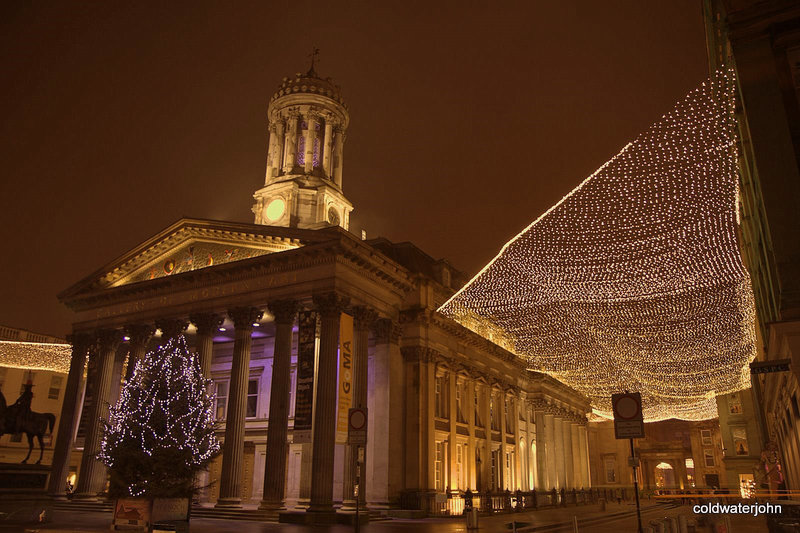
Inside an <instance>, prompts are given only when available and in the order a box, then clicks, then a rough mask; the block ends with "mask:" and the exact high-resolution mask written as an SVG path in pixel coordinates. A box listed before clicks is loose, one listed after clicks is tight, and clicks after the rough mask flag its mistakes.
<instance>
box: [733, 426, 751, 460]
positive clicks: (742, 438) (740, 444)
mask: <svg viewBox="0 0 800 533" xmlns="http://www.w3.org/2000/svg"><path fill="white" fill-rule="evenodd" d="M731 435H732V436H733V449H734V450H735V453H736V455H748V454H749V453H750V449H749V448H748V446H747V430H746V429H745V428H733V429H732V430H731Z"/></svg>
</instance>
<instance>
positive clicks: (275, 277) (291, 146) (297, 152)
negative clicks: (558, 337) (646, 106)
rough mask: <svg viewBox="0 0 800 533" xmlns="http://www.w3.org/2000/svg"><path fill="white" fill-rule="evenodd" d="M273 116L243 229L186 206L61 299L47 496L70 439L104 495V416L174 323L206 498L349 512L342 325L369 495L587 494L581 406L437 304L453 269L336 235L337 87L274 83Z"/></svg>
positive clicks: (58, 488)
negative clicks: (196, 366)
mask: <svg viewBox="0 0 800 533" xmlns="http://www.w3.org/2000/svg"><path fill="white" fill-rule="evenodd" d="M268 118H269V132H270V133H269V144H268V146H269V148H268V157H267V168H266V177H265V181H264V185H263V187H261V188H259V189H258V190H257V191H256V192H255V194H254V198H255V203H254V206H253V213H254V215H255V218H254V223H253V224H244V223H234V222H225V221H216V220H198V219H181V220H179V221H177V222H176V223H175V224H173V225H172V226H170V227H168V228H166V229H165V230H164V231H162V232H161V233H159V234H158V235H155V236H153V237H151V238H149V239H147V240H146V241H144V242H142V244H140V245H139V246H137V247H136V248H134V249H132V250H130V251H129V252H127V253H125V254H124V255H122V256H121V257H119V258H117V259H115V260H114V261H112V262H110V263H108V264H107V265H105V266H103V267H101V268H100V269H98V270H97V271H96V272H95V273H94V274H92V275H90V276H88V277H87V278H85V279H83V280H81V281H79V282H78V283H76V284H75V285H73V286H72V287H70V288H69V289H67V290H65V291H64V292H63V293H61V294H60V295H59V298H60V299H61V301H62V302H63V303H64V304H66V305H67V306H68V307H69V308H70V309H72V310H73V311H74V312H75V318H74V323H73V331H72V334H71V336H70V342H71V344H72V347H73V352H72V359H71V365H70V370H69V376H68V379H67V382H66V387H65V400H64V408H63V410H62V413H61V417H60V420H59V421H58V424H59V428H60V429H59V431H58V435H59V437H58V439H57V441H56V445H55V450H54V459H53V472H54V473H53V476H52V479H51V492H52V493H53V494H54V495H59V494H61V493H62V489H63V485H64V479H65V477H66V476H67V473H68V472H69V469H70V466H76V465H70V460H69V457H70V454H71V453H73V452H74V451H75V450H78V451H80V450H82V452H81V453H82V459H81V461H80V467H79V469H78V476H77V492H78V496H79V497H84V498H94V497H96V496H97V495H98V494H99V493H101V492H102V491H103V490H104V487H105V484H106V471H105V468H104V467H103V465H102V464H100V463H99V462H97V461H96V460H94V459H93V454H94V453H96V452H97V450H98V446H99V439H100V427H99V423H98V420H99V419H100V418H101V417H103V416H105V415H106V413H107V406H108V404H109V403H110V402H113V401H114V400H115V398H116V397H117V395H118V391H119V388H120V386H121V383H123V382H124V380H125V377H126V375H130V372H131V370H132V368H133V365H134V363H135V361H136V360H137V359H139V358H141V357H142V356H143V354H144V353H146V351H147V350H150V349H153V348H154V347H156V346H158V345H159V344H161V343H163V342H164V340H165V338H167V337H170V336H174V335H179V334H184V335H185V336H186V338H187V340H188V342H189V344H190V346H192V347H193V349H194V350H196V352H197V353H198V354H199V357H200V360H201V364H202V369H203V372H204V373H205V374H206V375H207V376H208V377H209V378H211V379H212V380H213V384H214V389H215V393H216V416H217V418H218V420H220V421H221V422H223V423H222V424H221V426H220V430H219V436H220V439H221V440H222V441H223V453H222V455H221V456H220V457H218V459H217V460H216V462H215V463H213V464H212V466H211V468H210V469H209V472H208V474H207V477H206V479H205V480H204V481H207V482H208V487H207V488H206V489H204V491H203V492H202V494H201V498H202V500H203V501H205V502H207V503H213V504H214V505H216V506H218V507H237V506H242V505H244V504H259V506H260V508H261V509H263V510H265V511H269V512H272V511H278V510H282V509H287V510H299V511H300V512H302V513H303V514H304V515H305V516H314V517H322V518H320V519H321V520H324V519H325V518H324V517H329V516H330V515H331V513H332V512H333V511H334V510H335V509H337V508H340V507H341V508H342V509H345V510H347V509H353V508H354V506H355V501H354V497H353V487H354V483H355V468H354V464H355V459H356V456H357V455H358V451H357V449H356V447H355V446H350V445H348V444H346V443H345V440H346V438H342V437H343V435H342V433H341V429H342V427H341V426H339V427H337V423H338V416H337V408H338V407H339V405H338V404H339V403H341V402H339V400H340V399H341V398H337V394H339V390H340V389H339V387H338V384H339V380H340V378H341V376H340V375H338V369H339V365H340V361H339V356H340V355H341V353H343V352H344V350H340V336H343V335H345V333H347V335H350V334H352V339H353V345H352V400H351V402H350V403H349V405H352V406H353V407H366V408H367V409H368V430H367V444H366V446H365V460H366V463H365V467H364V471H363V476H362V487H361V489H362V490H361V491H360V493H359V494H360V498H361V501H362V502H363V503H364V504H366V505H368V506H370V507H372V508H378V509H380V508H383V509H387V508H405V509H411V508H416V509H421V510H424V511H427V512H437V513H440V512H442V511H443V510H445V509H449V510H451V511H453V512H456V511H458V510H459V509H457V507H458V505H457V502H458V501H459V498H458V495H460V494H461V493H462V492H463V491H465V490H467V489H471V490H472V491H481V492H499V491H504V490H506V489H507V490H510V491H516V490H522V491H529V490H533V489H536V490H546V491H550V490H551V489H553V488H555V489H557V490H560V489H567V490H569V489H572V488H578V489H579V488H582V487H586V488H588V487H589V486H590V473H589V458H588V442H587V432H586V414H587V413H588V412H589V410H590V406H589V403H588V400H587V399H586V398H585V397H583V396H581V395H580V394H578V393H577V392H576V391H574V390H572V389H570V388H568V387H566V386H565V385H563V384H562V383H560V382H558V381H556V380H555V379H553V378H551V377H548V376H545V375H543V374H538V373H534V372H530V371H528V370H527V369H526V364H525V362H524V361H523V360H521V359H519V358H517V357H516V356H514V355H513V354H512V353H510V352H508V351H506V350H504V349H502V348H500V347H498V346H497V345H495V344H493V343H491V342H490V341H488V340H487V339H485V338H483V337H480V336H479V335H477V334H475V333H473V332H471V331H469V330H467V329H466V328H464V327H462V326H461V325H459V324H458V323H456V322H454V321H452V320H450V319H448V318H446V317H445V316H443V315H441V314H439V313H438V312H437V308H438V307H439V306H440V305H441V304H442V303H443V302H444V301H445V300H446V299H447V298H448V297H449V296H450V295H452V293H453V292H454V290H456V289H457V288H458V287H459V286H460V285H461V284H462V283H463V282H464V281H465V279H464V275H463V274H462V273H460V272H459V271H457V270H455V269H454V268H453V267H452V266H451V265H450V264H449V263H448V262H447V261H444V260H434V259H432V258H431V257H430V256H428V255H427V254H425V253H424V252H422V251H421V250H420V249H418V248H417V247H415V246H413V245H411V244H409V243H400V244H397V243H392V242H390V241H388V240H385V239H374V240H370V241H366V240H362V239H360V238H359V237H357V236H355V235H353V234H352V233H350V232H349V231H348V228H349V222H350V212H351V211H352V209H353V206H352V204H351V203H350V202H349V201H348V200H347V198H346V197H345V195H344V192H343V182H342V169H343V154H344V142H345V135H346V129H347V126H348V122H349V114H348V111H347V107H346V106H345V104H344V103H343V100H342V97H341V91H340V89H339V88H338V87H337V86H336V85H335V84H334V83H333V82H332V81H331V80H330V79H322V78H320V77H319V76H318V75H317V74H316V72H314V70H313V67H312V70H311V71H309V72H308V73H306V74H298V75H296V76H294V77H291V78H284V81H283V83H282V84H281V86H280V87H279V89H278V91H277V92H276V93H275V94H274V96H273V97H272V98H271V100H270V103H269V109H268ZM351 320H352V322H351ZM351 323H352V326H350V324H351ZM348 328H350V332H348ZM84 375H85V376H86V379H85V382H84V378H83V377H84ZM75 434H77V435H78V437H77V438H75V439H73V438H71V437H70V436H72V435H75ZM345 437H346V435H345ZM454 502H456V503H454ZM285 516H288V515H285Z"/></svg>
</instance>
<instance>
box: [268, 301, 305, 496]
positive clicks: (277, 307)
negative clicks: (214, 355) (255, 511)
mask: <svg viewBox="0 0 800 533" xmlns="http://www.w3.org/2000/svg"><path fill="white" fill-rule="evenodd" d="M269 310H270V312H271V313H272V315H273V316H274V317H275V349H274V350H273V355H272V385H271V386H270V392H269V425H268V426H267V456H266V461H265V463H264V495H263V497H262V499H261V505H260V506H259V509H283V508H284V492H285V481H286V455H287V453H288V439H287V434H288V432H289V426H288V424H289V385H290V384H291V380H290V369H291V368H290V367H291V363H292V326H293V325H294V319H295V317H296V316H297V311H298V310H299V306H298V304H297V302H295V301H292V300H281V301H277V302H272V303H270V304H269Z"/></svg>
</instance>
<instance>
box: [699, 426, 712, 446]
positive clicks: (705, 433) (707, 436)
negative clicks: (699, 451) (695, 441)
mask: <svg viewBox="0 0 800 533" xmlns="http://www.w3.org/2000/svg"><path fill="white" fill-rule="evenodd" d="M700 439H701V440H702V441H703V446H711V445H712V444H714V442H713V441H712V440H711V430H710V429H701V430H700Z"/></svg>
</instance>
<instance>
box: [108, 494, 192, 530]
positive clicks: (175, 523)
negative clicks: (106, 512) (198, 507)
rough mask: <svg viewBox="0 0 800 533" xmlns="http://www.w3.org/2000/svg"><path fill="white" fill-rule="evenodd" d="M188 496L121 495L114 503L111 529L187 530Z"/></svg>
mask: <svg viewBox="0 0 800 533" xmlns="http://www.w3.org/2000/svg"><path fill="white" fill-rule="evenodd" d="M190 511H191V500H190V499H189V498H155V499H149V498H120V499H118V500H117V501H116V502H115V503H114V522H113V523H112V526H111V527H112V529H113V530H117V531H123V530H127V531H144V532H150V531H153V532H155V531H170V532H172V531H175V532H177V533H188V531H189V516H190Z"/></svg>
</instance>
